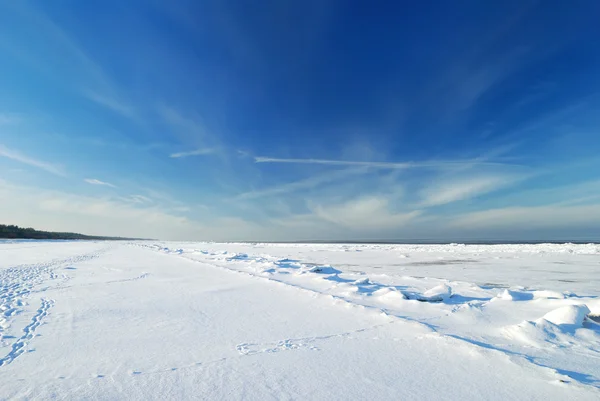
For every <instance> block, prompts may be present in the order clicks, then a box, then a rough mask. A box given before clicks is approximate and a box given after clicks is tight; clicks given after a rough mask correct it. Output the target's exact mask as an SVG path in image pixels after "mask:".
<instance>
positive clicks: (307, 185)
mask: <svg viewBox="0 0 600 401" xmlns="http://www.w3.org/2000/svg"><path fill="white" fill-rule="evenodd" d="M365 171H366V169H365V168H348V169H343V170H338V171H334V172H331V173H328V174H327V173H326V174H319V175H316V176H312V177H308V178H306V179H304V180H298V181H294V182H288V183H286V184H282V185H278V186H274V187H270V188H266V189H261V190H257V191H249V192H244V193H242V194H240V195H238V196H237V197H236V199H240V200H241V199H258V198H264V197H269V196H275V195H282V194H289V193H293V192H296V191H301V190H310V189H313V188H317V187H319V186H321V185H323V184H328V183H330V182H334V181H337V180H342V179H345V178H348V177H349V176H353V175H356V174H360V173H363V172H365Z"/></svg>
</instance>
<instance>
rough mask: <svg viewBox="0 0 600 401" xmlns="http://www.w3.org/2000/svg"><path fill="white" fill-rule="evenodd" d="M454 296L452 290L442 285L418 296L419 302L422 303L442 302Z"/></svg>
mask: <svg viewBox="0 0 600 401" xmlns="http://www.w3.org/2000/svg"><path fill="white" fill-rule="evenodd" d="M451 296H452V288H451V287H449V286H447V285H446V284H440V285H438V286H435V287H433V288H430V289H429V290H427V291H425V292H424V293H423V294H417V300H418V301H422V302H442V301H445V300H446V299H448V298H450V297H451Z"/></svg>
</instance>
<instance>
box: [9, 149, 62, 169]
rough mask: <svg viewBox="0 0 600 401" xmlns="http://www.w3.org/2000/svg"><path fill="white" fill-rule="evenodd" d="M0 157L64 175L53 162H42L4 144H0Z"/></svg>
mask: <svg viewBox="0 0 600 401" xmlns="http://www.w3.org/2000/svg"><path fill="white" fill-rule="evenodd" d="M0 157H6V158H8V159H11V160H14V161H17V162H19V163H23V164H28V165H30V166H33V167H37V168H41V169H42V170H46V171H48V172H49V173H52V174H56V175H60V176H64V175H65V173H64V171H63V170H62V168H61V167H59V166H57V165H55V164H50V163H47V162H44V161H41V160H37V159H34V158H31V157H29V156H25V155H23V154H22V153H19V152H17V151H15V150H12V149H9V148H7V147H6V146H4V145H1V144H0Z"/></svg>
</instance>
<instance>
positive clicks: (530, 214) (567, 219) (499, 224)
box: [450, 204, 600, 230]
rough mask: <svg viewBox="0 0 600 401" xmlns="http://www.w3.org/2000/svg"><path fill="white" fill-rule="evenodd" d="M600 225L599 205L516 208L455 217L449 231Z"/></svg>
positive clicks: (490, 210)
mask: <svg viewBox="0 0 600 401" xmlns="http://www.w3.org/2000/svg"><path fill="white" fill-rule="evenodd" d="M599 223H600V204H591V205H581V206H558V205H546V206H529V207H524V206H516V207H506V208H498V209H489V210H484V211H478V212H471V213H466V214H463V215H460V216H457V217H456V218H455V219H454V220H452V221H451V222H450V226H451V227H460V228H463V229H470V230H478V229H479V230H480V229H486V230H491V229H498V228H502V229H512V230H517V229H518V230H524V229H532V228H565V227H578V226H579V227H582V226H583V227H585V226H588V227H596V226H597V225H598V224H599Z"/></svg>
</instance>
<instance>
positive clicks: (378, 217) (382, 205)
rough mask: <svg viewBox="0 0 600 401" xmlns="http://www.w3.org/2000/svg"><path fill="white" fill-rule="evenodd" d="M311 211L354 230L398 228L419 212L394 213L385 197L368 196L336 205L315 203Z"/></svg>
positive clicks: (326, 219)
mask: <svg viewBox="0 0 600 401" xmlns="http://www.w3.org/2000/svg"><path fill="white" fill-rule="evenodd" d="M311 209H312V211H313V213H314V214H315V215H316V216H317V217H319V218H321V219H323V220H325V221H328V222H331V223H334V224H337V225H340V226H343V227H347V228H350V229H354V230H360V231H364V230H366V231H369V230H378V231H385V230H389V229H399V228H402V226H403V225H404V224H406V223H408V222H409V221H410V220H412V219H414V218H416V217H418V216H419V215H420V214H421V211H419V210H413V211H411V212H407V213H396V212H393V211H391V210H390V202H389V200H388V199H387V198H385V197H379V196H370V197H364V198H359V199H354V200H351V201H348V202H345V203H342V204H336V205H327V206H322V205H316V206H312V207H311Z"/></svg>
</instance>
